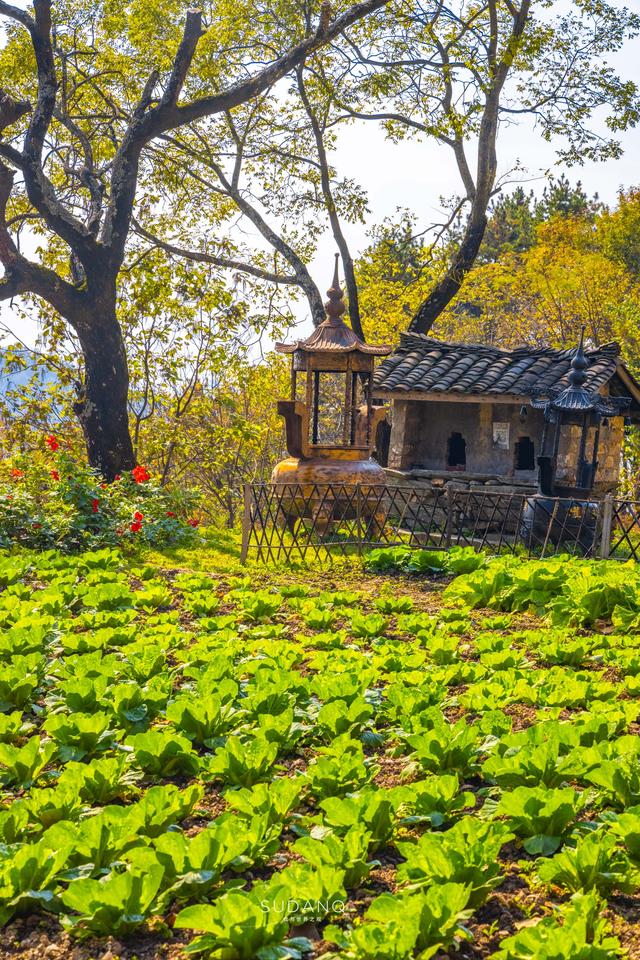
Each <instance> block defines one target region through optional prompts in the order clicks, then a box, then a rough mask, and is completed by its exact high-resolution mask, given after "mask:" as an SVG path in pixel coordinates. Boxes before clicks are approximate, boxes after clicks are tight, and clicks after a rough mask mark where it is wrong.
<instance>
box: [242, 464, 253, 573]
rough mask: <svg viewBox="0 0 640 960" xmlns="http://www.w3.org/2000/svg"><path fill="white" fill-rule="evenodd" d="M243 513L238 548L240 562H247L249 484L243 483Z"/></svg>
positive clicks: (249, 506) (249, 509)
mask: <svg viewBox="0 0 640 960" xmlns="http://www.w3.org/2000/svg"><path fill="white" fill-rule="evenodd" d="M243 490H244V513H243V514H242V549H241V550H240V563H246V562H247V554H248V553H249V537H250V536H251V484H250V483H245V484H244V487H243Z"/></svg>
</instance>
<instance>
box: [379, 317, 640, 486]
mask: <svg viewBox="0 0 640 960" xmlns="http://www.w3.org/2000/svg"><path fill="white" fill-rule="evenodd" d="M579 349H581V348H579ZM575 356H576V349H575V348H574V349H571V350H553V349H551V348H549V347H541V348H538V349H536V348H533V347H519V348H517V349H515V350H500V349H498V348H496V347H490V346H482V345H477V344H464V343H442V342H440V341H438V340H434V339H432V338H430V337H427V336H425V335H423V334H415V333H406V334H402V336H401V339H400V345H399V347H398V348H397V350H395V352H394V353H393V354H392V355H391V356H390V357H388V358H387V359H385V360H384V361H383V362H382V363H381V364H380V366H379V367H378V370H377V372H376V376H375V388H374V396H375V397H376V398H377V399H378V400H385V401H391V407H392V410H391V431H390V436H389V437H388V443H387V444H385V445H384V446H385V447H386V449H382V450H381V451H380V453H381V459H382V462H383V463H385V465H386V466H387V467H388V468H390V469H391V470H396V471H401V472H402V473H403V474H405V475H406V476H407V477H411V478H428V479H431V480H434V481H436V482H442V481H444V480H447V479H455V480H456V481H463V482H473V483H477V482H481V483H496V484H508V485H515V486H518V487H523V488H532V489H534V488H535V487H536V484H537V479H538V459H537V458H538V456H539V455H540V453H541V447H542V443H543V439H544V433H545V414H544V411H543V409H539V408H538V409H536V407H539V406H540V401H541V399H544V398H547V397H554V396H556V395H558V394H559V393H560V392H561V391H562V390H564V389H565V388H566V387H567V386H569V383H570V379H569V378H570V373H571V362H572V359H574V358H575ZM583 356H584V357H585V358H586V370H585V384H584V386H585V389H586V390H588V391H596V392H597V393H599V394H601V395H602V396H603V397H620V398H622V397H626V398H628V405H627V408H626V409H625V411H624V416H621V415H615V416H594V417H592V418H591V419H590V420H589V422H588V425H587V427H586V430H585V437H586V445H587V449H588V450H592V451H594V463H597V469H596V471H595V478H594V480H595V482H594V484H593V490H594V492H596V493H601V494H602V493H605V492H607V491H608V490H612V489H613V488H615V486H616V484H617V482H618V478H619V474H620V467H621V461H622V441H623V436H624V429H625V421H626V422H627V423H640V385H639V384H638V383H637V382H636V381H635V380H634V378H633V377H632V376H631V374H630V373H629V371H628V370H627V368H626V367H625V365H624V364H623V363H622V362H621V360H620V350H619V347H618V345H617V344H607V345H605V346H603V347H600V348H598V349H596V350H585V351H584V354H583ZM532 402H534V403H535V404H536V407H534V406H532ZM610 406H612V407H613V406H614V404H610ZM568 419H569V421H570V420H571V418H570V417H569V418H568ZM574 419H575V422H573V423H572V422H567V423H563V425H562V428H561V430H560V431H559V443H558V448H557V457H556V477H557V480H558V481H559V482H562V483H564V484H566V485H567V486H570V487H573V486H580V483H579V482H578V479H579V478H577V477H576V471H577V469H578V462H579V459H580V453H581V451H580V445H581V443H582V456H583V457H584V440H581V437H582V433H583V425H582V420H581V419H580V417H578V415H576V416H575V417H574Z"/></svg>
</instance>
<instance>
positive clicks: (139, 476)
mask: <svg viewBox="0 0 640 960" xmlns="http://www.w3.org/2000/svg"><path fill="white" fill-rule="evenodd" d="M131 476H132V477H133V479H134V480H135V482H136V483H144V482H145V480H148V479H149V478H150V476H151V474H150V473H149V472H148V471H147V468H146V467H142V466H138V467H134V468H133V470H132V471H131Z"/></svg>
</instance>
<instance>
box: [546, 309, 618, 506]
mask: <svg viewBox="0 0 640 960" xmlns="http://www.w3.org/2000/svg"><path fill="white" fill-rule="evenodd" d="M584 329H585V328H584V327H583V328H582V333H581V335H580V343H579V344H578V348H577V350H576V352H575V355H574V357H573V359H572V360H571V371H570V373H569V385H568V386H567V387H566V388H565V389H564V390H561V391H560V392H559V393H557V394H555V395H554V396H551V397H546V398H540V399H533V400H532V401H531V406H532V407H536V408H538V409H541V410H543V411H544V421H545V422H544V431H543V434H542V439H541V450H540V456H539V457H538V489H539V494H540V495H542V496H546V497H565V498H578V499H580V498H585V497H589V496H590V495H591V493H592V491H593V486H594V483H595V478H596V471H597V469H598V447H599V442H600V426H601V424H602V422H603V420H605V419H606V418H608V417H619V416H621V415H622V413H623V411H624V410H625V409H626V408H627V407H628V406H629V404H630V402H631V399H630V398H629V397H611V396H604V395H603V394H601V393H600V392H599V391H597V390H587V389H585V386H584V384H585V381H586V379H587V376H586V372H585V371H586V370H587V368H588V366H589V363H588V360H587V358H586V356H585V353H584ZM563 432H564V433H567V434H573V435H574V436H575V438H576V440H577V443H575V444H574V445H573V446H572V447H571V448H570V449H571V453H572V454H573V455H574V456H575V473H574V480H573V483H571V482H568V483H567V482H566V481H563V482H562V483H559V482H558V478H557V469H558V449H559V447H560V439H561V437H562V435H563Z"/></svg>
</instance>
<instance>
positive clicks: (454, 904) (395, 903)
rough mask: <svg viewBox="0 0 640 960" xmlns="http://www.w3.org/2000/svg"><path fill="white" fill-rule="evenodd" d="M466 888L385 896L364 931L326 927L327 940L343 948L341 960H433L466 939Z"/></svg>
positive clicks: (373, 907)
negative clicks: (457, 939)
mask: <svg viewBox="0 0 640 960" xmlns="http://www.w3.org/2000/svg"><path fill="white" fill-rule="evenodd" d="M467 902H468V893H467V890H466V889H465V887H464V886H462V885H461V884H455V883H443V884H441V885H439V886H433V887H429V888H428V889H426V890H425V891H418V892H416V893H411V894H409V893H406V894H400V895H398V896H393V895H392V894H382V896H380V897H377V898H376V900H374V901H373V903H372V904H371V906H370V907H369V909H368V910H367V912H366V914H365V917H364V922H363V923H362V925H360V926H357V927H353V928H352V929H351V930H349V931H347V932H344V931H342V930H340V929H339V928H338V927H327V929H326V930H325V931H324V936H325V939H326V940H328V941H329V942H330V943H335V944H336V945H337V946H339V948H340V951H339V953H338V954H336V956H341V957H345V958H348V960H409V958H410V957H414V956H416V955H418V956H420V957H423V958H425V960H428V958H429V957H432V956H433V955H434V954H436V953H437V952H438V950H440V949H443V948H444V949H446V948H447V947H448V946H450V945H451V944H452V943H453V940H454V937H455V936H456V935H463V930H462V928H461V926H460V921H461V920H463V919H465V918H466V916H467V913H466V907H467Z"/></svg>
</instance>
